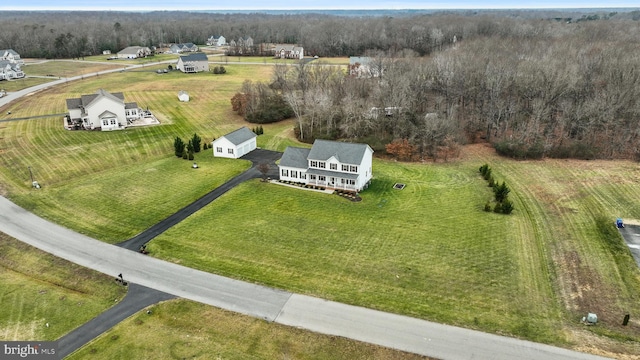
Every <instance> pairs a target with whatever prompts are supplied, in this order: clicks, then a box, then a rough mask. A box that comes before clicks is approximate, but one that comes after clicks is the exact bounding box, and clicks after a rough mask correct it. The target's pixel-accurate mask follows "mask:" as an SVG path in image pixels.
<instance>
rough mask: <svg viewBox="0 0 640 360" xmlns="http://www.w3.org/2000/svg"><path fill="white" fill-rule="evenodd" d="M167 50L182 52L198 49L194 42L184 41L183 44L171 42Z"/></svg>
mask: <svg viewBox="0 0 640 360" xmlns="http://www.w3.org/2000/svg"><path fill="white" fill-rule="evenodd" d="M169 50H170V51H171V52H172V53H174V54H182V53H185V52H196V51H198V50H200V48H198V45H196V44H194V43H184V44H172V45H171V46H170V47H169Z"/></svg>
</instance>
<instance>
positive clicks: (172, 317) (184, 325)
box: [68, 300, 426, 360]
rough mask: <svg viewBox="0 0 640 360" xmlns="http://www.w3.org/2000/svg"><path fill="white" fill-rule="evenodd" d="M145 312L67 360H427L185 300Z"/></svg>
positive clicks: (118, 326)
mask: <svg viewBox="0 0 640 360" xmlns="http://www.w3.org/2000/svg"><path fill="white" fill-rule="evenodd" d="M149 310H151V312H152V314H151V315H147V314H146V312H140V313H138V314H136V315H134V316H132V317H131V318H129V319H127V320H125V321H123V322H122V323H120V324H119V325H117V326H116V327H115V328H114V329H111V330H109V331H108V332H106V333H105V334H103V335H102V336H100V337H99V338H98V339H97V340H95V341H93V342H91V343H90V344H88V345H87V346H85V347H83V348H82V349H80V350H79V351H77V352H75V353H73V354H71V355H70V356H69V357H68V359H70V360H71V359H88V358H91V359H105V360H106V359H109V360H110V359H124V358H126V359H239V360H240V359H265V360H266V359H300V360H305V359H309V360H311V359H353V360H358V359H362V360H375V359H379V360H396V359H397V360H400V359H402V360H409V359H426V357H422V356H418V355H414V354H408V353H403V352H401V351H394V350H390V349H387V348H383V347H379V346H374V345H370V344H366V343H361V342H357V341H353V340H348V339H344V338H340V337H335V336H326V335H320V334H316V333H312V332H309V331H305V330H301V329H296V328H292V327H288V326H283V325H278V324H274V323H267V322H265V321H263V320H260V319H255V318H251V317H248V316H243V315H238V314H234V313H231V312H227V311H223V310H219V309H216V308H213V307H210V306H206V305H202V304H198V303H195V302H191V301H187V300H175V301H169V302H165V303H162V304H160V305H155V306H151V307H149Z"/></svg>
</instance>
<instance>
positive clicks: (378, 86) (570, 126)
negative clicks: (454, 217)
mask: <svg viewBox="0 0 640 360" xmlns="http://www.w3.org/2000/svg"><path fill="white" fill-rule="evenodd" d="M507 24H510V25H509V26H507ZM511 25H513V26H511ZM482 29H483V30H482V31H481V33H482V34H483V35H482V36H475V37H474V38H473V39H472V40H470V39H469V38H468V37H466V38H465V37H463V38H462V39H463V40H459V41H457V42H455V43H451V44H447V45H443V46H442V47H440V48H438V50H437V51H435V52H433V53H432V54H431V55H430V56H420V54H418V53H416V52H415V51H413V50H410V49H402V50H400V51H397V52H394V51H391V50H386V51H381V50H376V51H368V52H365V53H366V54H367V55H368V56H369V57H370V58H369V59H370V61H371V62H372V63H373V66H376V67H377V68H379V69H382V70H383V71H380V73H379V76H375V77H368V78H367V77H364V78H358V77H353V76H349V75H347V74H345V73H344V71H343V70H340V69H336V68H335V67H331V66H323V65H322V63H321V62H316V61H314V62H310V63H300V64H298V65H296V66H287V65H278V66H276V67H275V69H274V73H273V76H272V79H271V81H270V83H269V84H251V83H245V85H244V86H243V90H242V94H243V95H244V96H248V97H249V98H251V99H254V100H253V101H254V104H260V101H258V100H255V99H256V98H257V99H260V98H264V99H272V98H274V97H279V98H281V99H283V100H284V101H286V103H287V104H288V105H289V107H290V109H291V111H292V112H293V114H294V116H295V118H296V119H297V125H296V134H297V135H298V137H299V138H300V139H301V140H303V141H312V140H313V139H315V138H329V139H337V138H343V139H354V140H359V141H367V142H368V143H369V144H371V145H372V146H373V147H374V148H375V149H376V150H382V151H384V150H385V147H386V146H387V145H389V144H394V147H391V148H396V149H397V148H398V146H399V145H402V144H401V143H400V142H401V141H402V140H403V139H404V140H406V142H407V144H406V145H410V146H409V147H407V146H406V145H405V147H404V148H400V149H401V150H407V149H414V150H413V154H412V156H411V157H419V158H431V159H439V158H444V157H447V156H448V155H449V154H452V153H455V149H456V146H458V145H459V144H464V143H470V142H479V141H487V142H490V143H492V144H494V145H495V147H496V149H497V150H498V151H499V152H500V153H501V154H504V155H507V156H512V157H515V158H542V157H557V158H569V157H570V158H581V159H594V158H606V159H610V158H635V159H640V143H639V139H640V137H639V136H640V122H639V121H638V120H639V119H640V86H639V84H640V46H639V45H640V44H639V43H640V38H639V37H638V36H637V34H638V33H640V26H639V24H638V22H636V21H585V22H580V23H566V22H556V21H545V20H537V21H522V22H511V20H505V22H504V23H503V24H502V26H499V22H495V23H493V25H491V26H489V24H487V26H486V27H482ZM262 94H264V95H262ZM263 96H264V97H263ZM274 103H275V102H270V104H274ZM256 108H258V109H259V108H260V107H259V106H258V107H256ZM247 118H248V119H250V117H247ZM402 156H403V157H405V158H406V157H407V154H406V151H404V152H403V153H402Z"/></svg>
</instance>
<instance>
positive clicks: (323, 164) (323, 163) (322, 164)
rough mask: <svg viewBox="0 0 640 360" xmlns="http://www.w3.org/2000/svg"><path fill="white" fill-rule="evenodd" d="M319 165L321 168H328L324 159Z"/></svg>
mask: <svg viewBox="0 0 640 360" xmlns="http://www.w3.org/2000/svg"><path fill="white" fill-rule="evenodd" d="M318 167H319V168H320V169H326V168H327V163H325V162H324V161H320V162H319V163H318Z"/></svg>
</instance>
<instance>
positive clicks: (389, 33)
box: [0, 10, 640, 58]
mask: <svg viewBox="0 0 640 360" xmlns="http://www.w3.org/2000/svg"><path fill="white" fill-rule="evenodd" d="M539 18H545V19H550V20H549V21H556V22H562V23H564V22H566V21H573V22H575V23H579V20H586V19H589V20H592V21H589V22H594V21H595V22H605V21H606V22H613V21H627V20H628V21H637V20H640V11H631V12H620V13H595V14H591V13H587V14H585V13H575V12H558V11H522V10H512V11H493V12H490V11H485V12H477V11H457V12H434V13H431V14H417V15H407V16H395V17H392V16H369V17H366V16H361V17H345V16H334V15H326V14H318V13H306V14H297V15H288V14H280V15H272V14H263V13H249V14H240V13H236V14H220V13H202V12H180V11H157V12H112V11H100V12H97V11H96V12H93V11H83V12H73V11H5V12H0V28H1V29H2V31H1V32H0V49H14V50H16V51H17V52H18V53H19V54H21V56H22V57H25V58H29V57H35V58H71V57H80V56H86V55H96V54H100V53H102V51H103V50H110V51H111V52H114V53H115V52H117V51H120V50H122V49H123V48H125V47H127V46H131V45H138V46H158V45H161V44H170V43H185V42H192V43H195V44H205V43H206V40H207V39H208V38H209V37H210V36H212V35H222V36H224V37H225V38H226V39H227V41H230V40H232V39H234V40H237V39H239V38H240V37H247V36H250V37H252V38H253V40H254V43H255V46H256V47H258V46H260V44H261V43H289V44H299V45H301V46H303V47H304V49H305V53H306V54H309V55H312V56H314V55H318V56H359V55H361V54H363V53H364V52H365V51H366V50H371V49H377V50H383V51H393V52H398V51H400V50H402V49H411V50H412V51H414V52H415V53H417V54H419V55H428V54H431V53H433V52H434V51H439V50H441V49H442V47H444V46H446V45H447V44H451V43H452V41H453V39H454V37H456V38H457V40H463V39H469V40H470V39H473V38H475V37H478V36H491V35H493V34H495V35H508V34H521V35H522V36H531V35H535V34H536V32H537V31H538V30H539V27H540V25H539V24H538V22H539V21H538V20H535V19H539ZM258 52H259V51H256V53H258Z"/></svg>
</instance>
